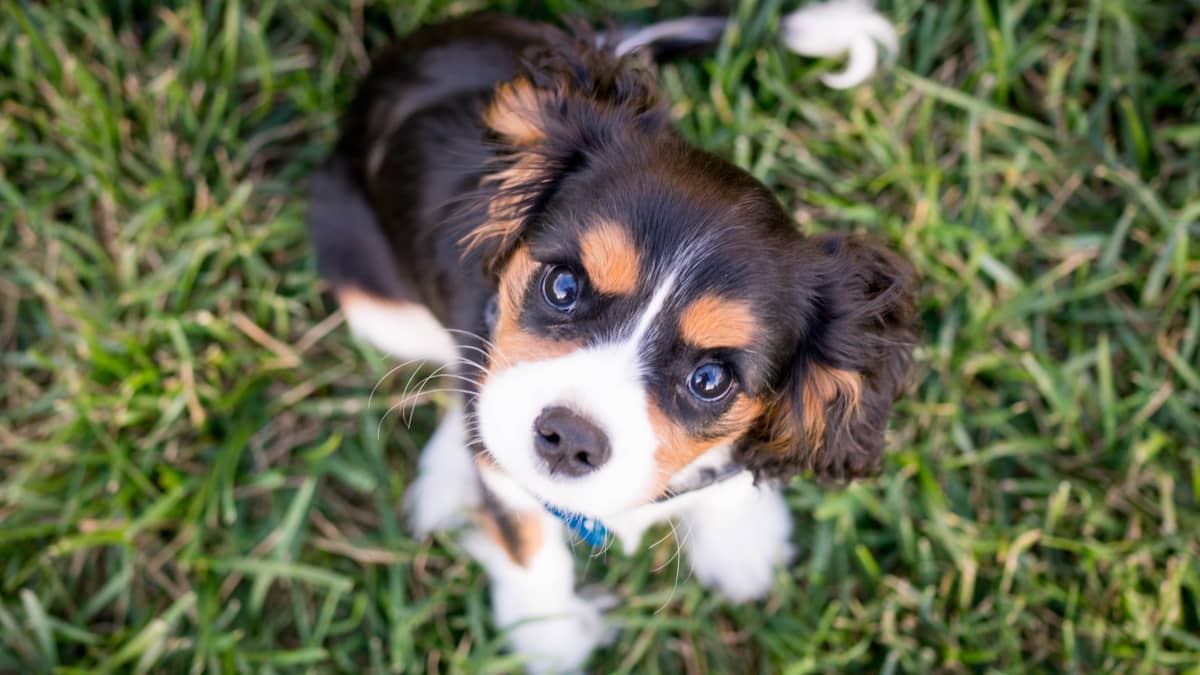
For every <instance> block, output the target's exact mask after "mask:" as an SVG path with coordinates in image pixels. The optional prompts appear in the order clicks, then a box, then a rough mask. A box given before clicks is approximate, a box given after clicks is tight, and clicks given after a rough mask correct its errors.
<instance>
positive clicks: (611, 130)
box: [463, 26, 668, 273]
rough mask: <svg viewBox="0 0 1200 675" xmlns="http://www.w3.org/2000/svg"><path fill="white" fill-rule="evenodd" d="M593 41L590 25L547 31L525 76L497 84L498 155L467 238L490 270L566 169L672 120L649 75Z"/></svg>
mask: <svg viewBox="0 0 1200 675" xmlns="http://www.w3.org/2000/svg"><path fill="white" fill-rule="evenodd" d="M594 45H595V38H594V36H593V35H592V34H591V33H590V32H589V31H588V30H587V29H586V27H583V26H577V27H575V34H574V35H568V34H566V33H562V32H558V31H555V32H553V33H551V34H549V35H548V36H546V42H545V43H544V44H541V45H538V46H536V47H534V48H532V49H531V50H530V51H528V52H527V53H526V54H525V55H524V56H525V58H524V68H523V72H522V73H521V74H520V75H518V76H517V77H516V78H515V79H512V80H509V81H507V82H502V83H500V84H499V85H497V87H496V91H495V94H494V96H493V97H492V99H491V101H490V102H489V103H488V104H487V106H486V108H485V109H484V112H483V124H484V128H485V131H486V133H487V134H488V136H489V138H491V139H492V140H493V141H494V143H495V153H496V154H495V162H494V166H493V167H492V171H491V172H490V173H489V174H488V175H487V176H486V177H485V178H484V179H483V181H482V185H483V188H484V195H485V199H486V200H487V217H486V218H485V219H484V222H483V223H482V224H480V225H479V226H478V227H477V228H475V229H474V230H472V231H471V232H469V233H468V234H467V235H466V236H465V237H464V238H463V243H464V245H465V248H466V249H467V250H472V249H479V250H482V251H483V256H484V266H485V269H486V270H488V272H489V273H494V272H495V271H497V270H498V269H499V268H500V266H501V265H502V264H503V262H504V261H505V260H506V259H507V257H508V255H509V254H510V253H511V252H512V251H513V249H514V248H515V246H516V244H517V242H518V241H520V239H521V237H522V235H523V234H524V232H525V229H526V228H527V227H528V226H529V225H530V223H531V222H532V221H533V220H535V219H536V217H537V216H538V214H539V213H540V212H541V211H542V210H543V209H544V208H545V207H546V205H547V204H548V203H549V201H550V200H551V199H552V198H553V196H554V194H555V192H556V191H557V189H558V186H559V184H560V183H561V181H562V180H563V179H565V178H566V177H567V176H568V175H569V174H571V173H573V172H576V171H579V170H580V169H582V168H583V167H585V166H586V165H587V164H588V162H589V161H591V160H592V159H593V158H594V155H595V154H596V153H599V152H613V151H619V148H620V147H621V146H622V144H624V143H628V142H631V141H632V139H634V138H636V136H637V135H638V134H641V133H652V132H655V131H658V130H660V129H662V128H663V127H665V126H666V125H667V122H668V115H667V113H666V111H665V109H664V108H663V106H661V105H660V104H659V102H658V97H657V92H656V90H655V87H654V82H653V79H652V78H651V77H650V76H649V74H648V73H646V72H645V71H643V70H642V69H641V68H640V67H639V64H638V63H636V62H635V61H633V60H631V59H623V58H620V57H618V56H616V55H615V54H613V53H612V52H610V51H606V50H602V49H598V48H596V47H595V46H594Z"/></svg>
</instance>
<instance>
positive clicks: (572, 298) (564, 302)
mask: <svg viewBox="0 0 1200 675" xmlns="http://www.w3.org/2000/svg"><path fill="white" fill-rule="evenodd" d="M579 285H580V284H579V278H578V277H576V276H575V273H574V272H572V271H571V268H569V267H564V266H562V265H555V266H554V267H551V268H550V269H549V270H547V271H546V277H545V278H544V279H543V280H542V296H543V297H544V298H546V304H548V305H550V306H551V307H553V308H554V309H557V310H558V311H560V312H569V311H571V310H572V309H574V307H575V302H576V301H577V300H579Z"/></svg>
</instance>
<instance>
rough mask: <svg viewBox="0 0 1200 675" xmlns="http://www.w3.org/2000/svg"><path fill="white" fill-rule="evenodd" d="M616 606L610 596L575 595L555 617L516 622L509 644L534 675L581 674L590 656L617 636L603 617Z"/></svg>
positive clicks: (510, 633) (615, 630) (511, 630)
mask: <svg viewBox="0 0 1200 675" xmlns="http://www.w3.org/2000/svg"><path fill="white" fill-rule="evenodd" d="M615 604H616V599H615V597H613V596H595V597H590V598H589V597H582V596H576V597H575V598H573V599H572V600H571V601H570V602H569V603H568V605H567V606H566V607H564V608H563V610H562V611H561V612H559V613H557V614H554V615H543V616H538V617H529V618H527V619H522V620H519V621H518V622H517V623H516V625H514V626H513V627H512V628H510V629H509V633H508V637H509V644H510V645H511V646H512V650H513V653H514V654H516V655H518V656H520V657H522V659H523V661H524V662H525V669H526V670H527V671H528V672H529V673H532V674H533V675H543V674H548V673H578V672H583V671H582V669H583V664H584V663H585V662H586V661H587V659H588V657H589V656H590V655H591V653H592V652H593V651H594V650H595V649H596V648H598V647H603V646H605V645H608V644H611V643H612V642H613V640H615V639H616V637H617V632H618V631H617V627H616V626H615V625H613V624H612V622H610V621H608V620H607V619H606V617H605V613H606V611H607V610H608V609H610V608H611V607H612V606H614V605H615Z"/></svg>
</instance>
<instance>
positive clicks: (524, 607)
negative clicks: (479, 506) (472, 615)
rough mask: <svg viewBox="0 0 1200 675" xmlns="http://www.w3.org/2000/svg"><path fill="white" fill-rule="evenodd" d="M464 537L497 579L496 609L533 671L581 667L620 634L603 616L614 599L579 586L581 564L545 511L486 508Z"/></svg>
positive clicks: (501, 626)
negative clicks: (590, 595)
mask: <svg viewBox="0 0 1200 675" xmlns="http://www.w3.org/2000/svg"><path fill="white" fill-rule="evenodd" d="M481 513H482V514H483V515H482V518H481V525H480V527H479V528H478V529H476V530H474V531H472V532H470V533H468V534H467V535H466V537H465V538H464V540H463V546H464V548H466V549H467V551H468V552H469V553H470V554H471V556H472V557H474V558H475V559H476V560H478V561H479V563H480V564H482V565H483V567H484V569H485V570H486V571H487V575H488V578H489V579H490V581H491V595H492V615H493V618H494V621H495V625H496V627H497V628H498V629H500V630H503V631H507V633H508V640H509V644H510V645H511V647H512V650H513V652H515V653H516V654H517V655H519V656H522V657H524V658H525V659H526V662H525V663H526V669H527V670H528V671H529V672H530V673H536V674H540V673H569V672H578V671H579V670H580V669H581V668H582V666H583V663H584V661H586V660H587V657H588V655H589V654H591V652H592V650H593V649H595V648H596V647H598V646H600V645H603V644H606V643H607V642H609V641H611V640H612V638H613V637H615V630H614V629H613V628H612V627H610V626H608V625H607V624H606V623H605V621H604V618H603V612H604V610H606V609H608V608H610V607H611V606H612V602H611V601H609V600H608V599H607V598H594V599H593V598H584V597H581V596H580V595H578V594H576V592H575V569H574V561H573V560H572V559H571V552H570V550H569V549H568V548H567V544H566V541H565V540H564V538H563V537H564V533H563V531H562V525H561V524H560V523H559V522H558V521H557V520H555V519H554V518H553V517H552V516H550V515H549V514H547V513H544V512H542V511H523V512H516V513H494V512H490V511H483V512H481Z"/></svg>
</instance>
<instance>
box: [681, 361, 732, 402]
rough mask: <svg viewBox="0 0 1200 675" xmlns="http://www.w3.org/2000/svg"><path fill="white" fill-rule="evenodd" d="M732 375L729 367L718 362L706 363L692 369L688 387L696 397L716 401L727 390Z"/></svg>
mask: <svg viewBox="0 0 1200 675" xmlns="http://www.w3.org/2000/svg"><path fill="white" fill-rule="evenodd" d="M732 384H733V375H732V374H730V372H729V368H728V367H727V366H725V365H724V364H720V363H706V364H704V365H702V366H700V367H699V368H697V369H695V370H693V371H692V374H691V376H690V377H688V389H691V390H692V394H694V395H695V396H696V397H697V398H699V399H703V400H705V401H716V400H718V399H720V398H721V397H723V396H724V395H725V394H726V393H728V392H729V387H730V386H731V385H732Z"/></svg>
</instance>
